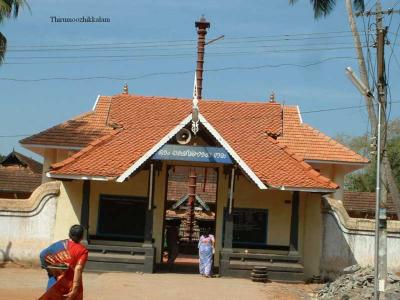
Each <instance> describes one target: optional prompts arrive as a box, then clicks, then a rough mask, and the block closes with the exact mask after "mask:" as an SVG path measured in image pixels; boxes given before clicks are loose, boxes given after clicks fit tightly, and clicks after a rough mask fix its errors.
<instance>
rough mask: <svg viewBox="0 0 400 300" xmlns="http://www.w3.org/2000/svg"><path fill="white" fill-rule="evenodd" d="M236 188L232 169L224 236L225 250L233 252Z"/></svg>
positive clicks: (233, 169)
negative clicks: (234, 196)
mask: <svg viewBox="0 0 400 300" xmlns="http://www.w3.org/2000/svg"><path fill="white" fill-rule="evenodd" d="M234 187H235V168H234V167H233V168H232V171H231V177H230V189H229V198H228V207H227V212H226V215H225V218H224V220H225V235H224V250H228V251H232V248H233V246H232V242H233V213H232V212H233V206H234V203H233V200H234V199H233V192H234Z"/></svg>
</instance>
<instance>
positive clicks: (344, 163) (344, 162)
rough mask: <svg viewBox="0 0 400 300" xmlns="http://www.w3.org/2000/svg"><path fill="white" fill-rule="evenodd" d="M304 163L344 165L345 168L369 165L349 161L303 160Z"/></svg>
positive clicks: (367, 162)
mask: <svg viewBox="0 0 400 300" xmlns="http://www.w3.org/2000/svg"><path fill="white" fill-rule="evenodd" d="M304 161H305V162H306V163H309V164H313V163H314V164H334V165H346V166H360V167H364V166H366V165H368V164H369V163H370V161H366V162H351V161H341V160H325V159H304Z"/></svg>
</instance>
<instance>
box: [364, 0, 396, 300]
mask: <svg viewBox="0 0 400 300" xmlns="http://www.w3.org/2000/svg"><path fill="white" fill-rule="evenodd" d="M393 13H400V11H399V10H393V9H388V10H385V11H382V5H381V1H380V0H377V1H376V11H375V12H371V11H366V12H361V13H357V14H356V16H371V15H375V16H376V59H377V80H378V81H377V93H378V95H377V98H376V99H377V101H378V126H377V127H378V128H377V130H376V133H377V151H376V171H377V172H376V173H377V174H376V203H375V260H374V298H375V299H385V289H386V282H387V214H386V208H387V198H388V186H387V185H386V184H382V183H386V182H387V181H386V180H383V178H387V173H386V172H387V171H386V168H385V166H384V163H385V161H386V162H387V159H388V157H387V152H386V137H387V119H386V85H387V84H386V77H385V44H386V33H387V28H386V27H384V26H383V16H384V15H387V14H393Z"/></svg>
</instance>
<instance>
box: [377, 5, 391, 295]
mask: <svg viewBox="0 0 400 300" xmlns="http://www.w3.org/2000/svg"><path fill="white" fill-rule="evenodd" d="M382 19H383V14H382V6H381V1H380V0H377V1H376V27H377V28H376V30H377V36H376V61H377V79H378V86H377V90H378V105H379V111H378V113H379V116H378V118H379V120H380V122H379V127H380V128H378V130H379V133H380V141H379V142H380V147H379V148H380V149H379V150H378V151H377V152H376V153H377V158H378V159H377V164H379V171H380V172H379V173H377V174H376V176H377V183H379V184H378V185H377V191H376V193H377V194H379V195H377V200H378V201H377V205H376V206H377V207H379V210H377V211H375V214H378V217H376V216H375V221H378V224H375V226H378V232H379V233H378V238H377V240H378V245H379V247H378V248H376V250H377V251H378V262H376V264H375V269H377V270H375V293H376V295H375V299H380V298H381V299H385V289H386V281H387V220H386V218H387V217H386V206H387V197H388V193H387V186H385V185H384V184H382V178H383V177H386V176H385V174H384V170H385V169H384V167H383V164H382V162H383V157H384V155H385V154H386V131H387V121H386V78H385V43H386V31H387V29H386V28H384V27H383V20H382ZM378 187H379V190H378ZM377 284H378V289H376V285H377ZM381 296H382V297H381Z"/></svg>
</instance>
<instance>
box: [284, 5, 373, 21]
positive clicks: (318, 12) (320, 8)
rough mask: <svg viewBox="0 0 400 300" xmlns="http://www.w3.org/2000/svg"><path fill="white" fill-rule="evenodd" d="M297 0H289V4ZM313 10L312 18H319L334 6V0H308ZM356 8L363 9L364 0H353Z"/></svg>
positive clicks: (328, 12)
mask: <svg viewBox="0 0 400 300" xmlns="http://www.w3.org/2000/svg"><path fill="white" fill-rule="evenodd" d="M297 1H298V0H289V4H290V5H293V4H295V3H296V2H297ZM310 3H311V5H312V7H313V10H314V18H315V19H319V18H321V17H326V16H327V15H329V14H330V13H331V12H332V10H333V9H334V8H335V6H336V0H310ZM353 3H354V7H355V9H356V10H361V11H363V10H364V8H365V3H364V0H353Z"/></svg>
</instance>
